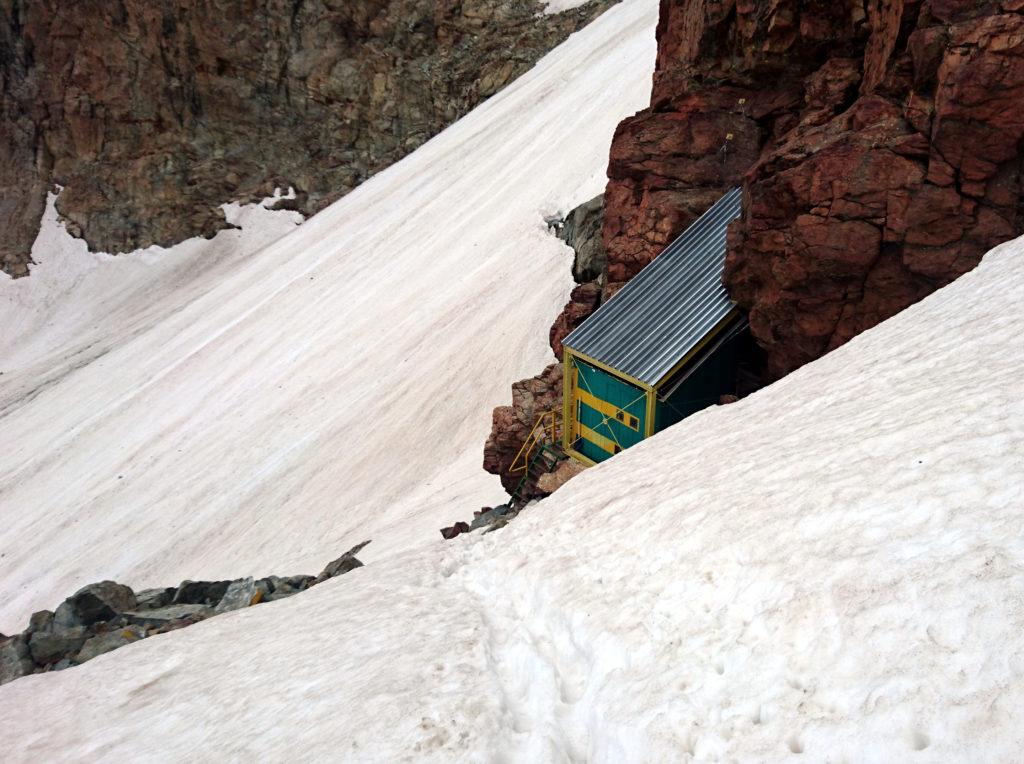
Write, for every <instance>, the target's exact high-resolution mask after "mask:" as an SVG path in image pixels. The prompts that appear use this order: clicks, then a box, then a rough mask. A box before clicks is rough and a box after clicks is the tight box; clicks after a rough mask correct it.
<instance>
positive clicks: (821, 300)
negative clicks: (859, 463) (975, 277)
mask: <svg viewBox="0 0 1024 764" xmlns="http://www.w3.org/2000/svg"><path fill="white" fill-rule="evenodd" d="M1022 9H1024V2H1021V0H1002V1H1001V2H1000V1H997V0H991V1H988V2H985V1H983V2H966V1H965V0H868V1H867V2H866V3H862V2H859V1H858V2H852V1H851V0H840V1H839V2H819V1H814V2H798V1H797V0H773V2H753V1H752V0H721V1H717V2H712V1H711V0H688V1H687V2H669V1H668V0H665V1H664V2H662V10H661V19H660V23H659V26H658V59H657V71H656V74H655V78H654V88H653V93H652V99H651V108H650V109H648V110H646V111H644V112H641V113H640V114H638V115H636V116H635V117H633V118H631V119H628V120H626V121H625V122H623V123H622V124H621V125H620V127H619V129H618V131H617V133H616V137H615V142H614V144H613V147H612V159H611V164H610V166H609V184H608V191H607V194H606V199H607V211H606V216H605V228H604V237H605V244H606V246H607V249H608V258H609V265H608V276H609V282H610V283H609V287H606V289H607V288H613V287H614V282H616V281H620V280H622V281H624V280H626V279H628V278H630V277H631V276H632V275H634V274H635V273H636V272H637V271H638V270H639V269H640V268H641V267H642V266H643V265H645V264H646V263H647V262H649V261H650V260H651V259H652V258H653V257H654V256H655V255H656V254H657V252H658V251H660V249H661V248H662V247H663V246H664V245H665V243H667V242H668V241H669V240H671V239H672V238H673V237H674V236H676V235H677V234H678V233H679V232H680V231H681V230H682V229H683V228H684V227H685V226H686V225H687V224H689V222H690V221H692V220H693V218H694V217H695V216H696V215H697V214H699V213H700V212H702V211H703V210H704V209H705V208H706V207H707V206H708V205H709V204H710V203H711V202H712V201H713V200H714V199H715V198H717V196H718V195H719V194H720V193H721V192H722V191H724V190H725V189H726V188H727V187H729V186H732V185H734V184H737V183H739V182H742V183H743V186H744V204H743V215H742V218H741V220H740V221H739V222H738V223H737V224H734V227H733V230H732V231H731V232H730V242H729V257H728V265H727V272H726V286H727V288H728V289H729V292H730V294H731V295H732V297H733V298H734V299H736V300H737V302H738V303H739V304H740V305H741V306H742V307H743V308H744V309H746V310H747V311H748V312H749V315H750V320H751V326H752V330H753V333H754V335H755V337H756V338H757V340H758V342H759V343H760V344H761V345H762V346H763V347H764V348H765V349H766V351H767V354H766V358H767V361H766V364H767V369H766V371H767V373H768V375H769V377H779V376H782V375H783V374H786V373H788V372H789V371H792V370H793V369H795V368H797V367H798V366H800V365H802V364H804V363H806V362H808V361H810V360H813V359H814V358H817V357H819V356H821V355H822V354H824V353H826V352H828V351H829V350H831V349H833V348H835V347H837V346H838V345H840V344H842V343H844V342H846V341H847V340H849V339H850V338H851V337H853V336H855V335H856V334H858V333H859V332H861V331H863V330H865V329H867V328H870V327H871V326H874V325H875V324H877V323H878V322H880V321H882V320H884V319H885V318H888V317H889V316H891V315H893V314H894V313H896V312H898V311H900V310H902V309H903V308H905V307H907V306H908V305H910V304H912V303H914V302H916V301H917V300H920V299H921V298H922V297H924V296H925V295H927V294H928V293H930V292H932V291H934V290H935V289H937V288H939V287H941V286H943V285H944V284H946V283H948V282H950V281H951V280H953V279H954V278H956V277H957V276H959V275H961V274H962V273H964V272H966V271H967V270H970V269H971V268H973V267H974V266H975V265H976V264H977V263H978V261H979V259H980V257H981V256H982V254H984V252H986V251H987V250H988V249H990V248H991V247H992V246H994V245H995V244H997V243H999V242H1001V241H1004V240H1006V239H1009V238H1011V237H1013V236H1016V235H1019V234H1021V233H1022V232H1024V217H1022V214H1021V203H1022V202H1021V199H1022V194H1021V171H1022V160H1024V152H1022V146H1021V138H1022V135H1024V16H1022Z"/></svg>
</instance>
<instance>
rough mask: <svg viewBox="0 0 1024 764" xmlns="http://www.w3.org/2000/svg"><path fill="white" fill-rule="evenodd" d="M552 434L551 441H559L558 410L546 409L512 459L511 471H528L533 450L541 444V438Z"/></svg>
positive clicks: (509, 469)
mask: <svg viewBox="0 0 1024 764" xmlns="http://www.w3.org/2000/svg"><path fill="white" fill-rule="evenodd" d="M548 436H550V438H551V443H552V444H555V443H558V410H557V409H552V410H551V411H545V412H544V413H543V414H541V415H540V416H538V417H537V421H536V422H534V423H533V429H532V430H530V434H529V435H527V436H526V440H525V441H524V442H523V446H522V448H520V449H519V453H518V454H516V458H515V459H513V460H512V466H511V467H509V468H508V471H509V473H515V472H526V470H527V469H528V468H529V466H530V457H531V456H532V455H533V450H534V449H535V448H536V447H537V446H538V445H539V444H540V442H541V439H542V438H544V437H548Z"/></svg>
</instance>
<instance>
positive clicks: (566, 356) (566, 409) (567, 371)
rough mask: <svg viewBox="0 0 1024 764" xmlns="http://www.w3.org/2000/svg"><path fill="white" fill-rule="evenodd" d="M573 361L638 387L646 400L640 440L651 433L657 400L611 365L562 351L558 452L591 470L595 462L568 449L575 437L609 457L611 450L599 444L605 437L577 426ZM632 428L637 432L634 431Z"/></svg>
mask: <svg viewBox="0 0 1024 764" xmlns="http://www.w3.org/2000/svg"><path fill="white" fill-rule="evenodd" d="M573 358H578V359H579V360H581V361H584V362H586V363H588V364H591V365H593V366H596V367H597V368H599V369H601V370H602V371H606V372H608V373H609V374H611V375H612V376H615V377H617V378H619V379H622V380H625V381H626V382H629V383H630V384H631V385H633V386H635V387H638V388H640V389H641V390H642V391H643V392H644V393H645V396H646V398H647V402H646V412H647V413H646V417H645V418H646V421H645V422H644V438H649V437H650V436H651V435H652V434H653V431H654V430H653V428H654V423H653V418H654V406H655V402H656V400H657V395H656V391H655V388H654V387H652V386H651V385H648V384H644V383H643V382H641V381H640V380H639V379H637V378H636V377H631V376H630V375H629V374H623V373H622V372H620V371H616V370H615V369H613V368H612V367H611V366H608V365H607V364H604V363H601V362H600V361H597V360H595V359H593V358H591V357H590V356H588V355H586V354H585V353H577V352H576V351H575V350H570V349H569V348H567V347H563V348H562V364H563V365H562V423H563V427H562V450H563V451H565V453H567V454H569V456H571V457H572V458H573V459H575V460H576V461H578V462H581V463H582V464H585V465H587V466H588V467H592V466H594V465H595V464H597V462H595V461H594V460H593V459H591V458H590V457H588V456H584V455H583V454H581V453H580V452H579V451H577V450H576V449H575V448H573V447H572V444H573V443H574V442H575V441H576V437H577V435H579V436H581V437H585V438H586V439H587V440H589V441H590V442H591V443H593V444H594V445H595V446H597V447H598V448H600V449H601V450H602V451H607V452H608V453H609V454H613V455H614V454H615V451H613V450H612V449H611V448H608V447H607V444H606V443H602V442H601V441H607V442H608V443H610V442H611V441H609V440H608V438H605V437H604V436H603V435H601V434H600V433H596V432H594V431H593V430H590V428H584V427H583V425H581V424H579V422H578V421H577V419H576V412H575V411H574V407H575V406H576V403H577V401H578V400H579V398H578V397H577V393H576V387H575V375H574V374H573V373H572V372H573V371H575V369H574V367H573V364H572V359H573ZM588 405H589V404H588ZM605 405H607V406H608V407H609V408H612V409H615V410H616V411H618V408H616V407H615V406H613V405H612V404H610V403H605ZM601 413H602V414H607V413H608V412H606V411H602V412H601ZM627 426H628V425H627ZM633 429H634V430H637V429H638V428H633ZM583 430H587V432H583ZM591 436H593V437H591Z"/></svg>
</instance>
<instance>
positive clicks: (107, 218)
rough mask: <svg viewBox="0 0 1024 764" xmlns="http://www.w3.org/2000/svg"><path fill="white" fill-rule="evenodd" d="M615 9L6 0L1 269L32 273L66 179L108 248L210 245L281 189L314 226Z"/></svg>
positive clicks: (415, 0) (72, 221)
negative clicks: (247, 206) (49, 200)
mask: <svg viewBox="0 0 1024 764" xmlns="http://www.w3.org/2000/svg"><path fill="white" fill-rule="evenodd" d="M612 2H613V0H593V2H590V3H587V4H586V5H584V6H582V7H580V8H574V9H570V10H567V11H566V12H564V13H560V14H558V15H543V14H541V13H540V10H541V8H542V6H541V4H540V3H538V2H536V1H535V0H516V1H515V2H506V1H505V0H465V1H463V2H454V1H453V0H446V1H445V2H440V3H438V2H427V0H379V1H377V2H370V3H338V2H330V1H329V0H309V1H308V2H282V0H259V1H258V2H255V3H248V2H241V1H240V0H229V1H228V2H224V3H218V4H215V5H210V4H189V3H185V4H182V3H173V2H170V0H159V1H158V2H151V1H148V0H147V1H144V0H126V1H125V2H120V3H113V4H111V3H102V2H96V0H88V1H87V2H78V3H61V2H58V0H42V1H41V2H33V3H19V2H15V3H13V4H12V3H10V2H6V3H4V4H3V8H4V12H3V13H0V49H2V50H4V51H5V55H3V56H0V120H2V121H3V124H4V125H5V126H7V127H9V130H7V131H6V139H5V140H4V141H0V230H3V231H4V233H5V236H4V239H3V241H0V268H2V269H3V270H4V271H6V272H7V273H9V274H11V275H13V276H23V275H26V274H27V273H28V266H29V264H30V259H29V250H30V247H31V244H32V241H33V239H34V237H35V235H36V232H37V231H38V228H39V220H40V217H41V215H42V213H43V208H44V204H45V198H46V192H47V191H48V190H50V189H51V187H52V184H53V183H54V182H57V183H60V184H62V185H63V186H64V187H65V188H64V193H63V194H61V197H60V201H59V202H58V209H59V211H60V212H61V214H62V215H64V216H65V217H66V219H67V220H68V223H69V226H68V227H69V230H71V231H72V233H74V234H75V235H79V236H82V237H84V238H85V239H86V241H88V243H89V245H90V247H92V248H94V249H100V250H103V251H108V252H124V251H129V250H135V249H138V248H141V247H146V246H149V245H150V244H161V245H165V246H167V245H170V244H173V243H176V242H178V241H181V240H183V239H186V238H188V237H191V236H196V235H202V236H207V237H209V236H212V235H213V234H214V233H215V232H216V231H217V230H219V229H222V228H225V227H229V226H228V224H227V223H226V221H225V219H224V216H223V213H222V212H221V209H220V207H219V205H220V204H221V203H223V202H225V201H228V200H238V201H258V200H259V199H262V198H264V197H266V196H269V195H270V194H271V193H272V191H273V189H274V187H275V186H282V187H288V186H294V188H295V189H296V191H297V194H296V198H295V199H293V200H292V201H290V202H285V203H284V206H289V207H294V208H296V209H298V210H300V211H301V212H303V213H304V214H307V215H309V214H312V213H314V212H317V211H319V210H320V209H323V208H324V207H325V206H326V205H327V204H329V203H330V202H332V201H334V200H336V199H337V198H339V197H340V196H342V195H344V194H345V193H347V192H348V191H349V190H351V189H352V188H354V187H355V186H357V185H358V184H359V183H361V182H362V181H363V180H365V179H366V178H368V177H369V176H371V175H373V174H374V173H376V172H377V171H379V170H381V169H383V168H384V167H386V166H388V165H390V164H392V163H393V162H395V161H396V160H398V159H400V158H401V157H403V156H405V155H406V154H408V153H409V152H411V151H412V150H414V149H415V148H417V147H418V146H420V145H422V144H423V143H424V142H426V141H427V140H428V139H429V138H430V137H431V136H433V135H435V134H436V133H438V132H439V131H440V130H441V129H442V128H444V127H445V126H446V125H449V124H451V123H452V122H454V121H455V120H456V119H458V118H459V117H460V116H462V115H464V114H466V113H467V112H468V111H469V110H470V109H472V108H473V107H474V106H475V105H477V104H478V103H480V102H481V101H482V100H483V99H485V98H487V97H488V96H490V95H492V94H494V93H496V92H497V91H498V90H500V89H501V88H502V87H504V86H505V85H506V84H507V83H509V82H511V81H512V80H514V79H515V78H517V77H518V76H519V75H520V74H522V73H524V72H525V71H526V70H528V69H529V68H530V67H532V66H533V64H534V63H535V62H536V61H537V60H538V59H539V58H540V57H541V56H542V55H544V54H545V53H547V52H548V51H549V50H550V49H551V48H553V47H554V46H555V45H557V44H558V43H559V42H561V41H562V40H564V39H565V38H566V37H567V36H568V35H569V34H570V33H571V32H573V31H575V30H577V29H579V28H581V27H582V26H584V25H586V24H587V23H588V22H589V21H590V20H592V19H593V18H594V17H595V16H596V15H598V14H599V13H600V12H602V11H603V10H605V9H606V8H607V7H608V6H609V5H611V4H612ZM240 19H246V23H239V20H240ZM111 30H117V31H116V34H112V33H111Z"/></svg>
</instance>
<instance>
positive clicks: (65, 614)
mask: <svg viewBox="0 0 1024 764" xmlns="http://www.w3.org/2000/svg"><path fill="white" fill-rule="evenodd" d="M137 604H138V603H137V600H136V599H135V592H133V591H132V590H131V589H130V588H128V587H127V586H125V585H124V584H119V583H116V582H114V581H100V582H99V583H96V584H89V585H88V586H84V587H82V588H81V589H79V590H78V591H77V592H75V593H74V595H72V596H71V597H68V598H67V599H66V600H64V602H63V603H61V605H60V606H59V607H58V608H57V610H56V612H55V613H54V623H55V624H57V625H58V626H59V627H60V628H62V629H68V628H71V627H74V626H91V625H92V624H94V623H96V622H98V621H109V620H110V619H111V618H114V617H115V616H117V615H118V614H119V613H123V612H125V611H126V610H131V609H132V608H134V607H135V606H136V605H137Z"/></svg>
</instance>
